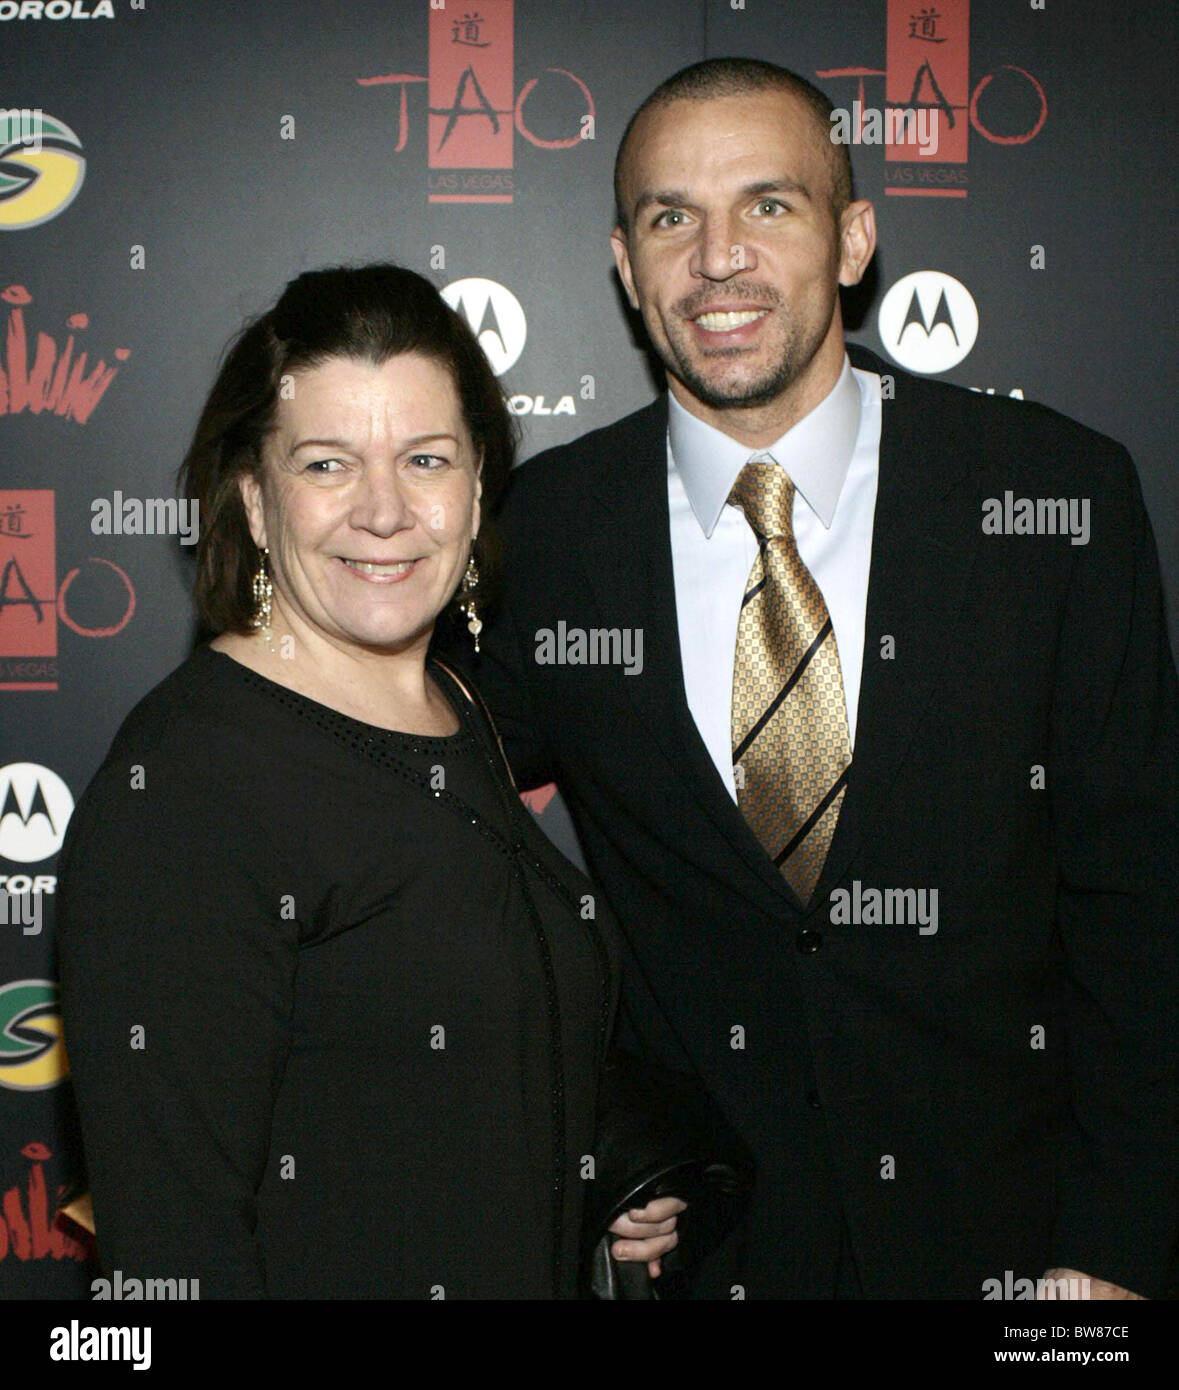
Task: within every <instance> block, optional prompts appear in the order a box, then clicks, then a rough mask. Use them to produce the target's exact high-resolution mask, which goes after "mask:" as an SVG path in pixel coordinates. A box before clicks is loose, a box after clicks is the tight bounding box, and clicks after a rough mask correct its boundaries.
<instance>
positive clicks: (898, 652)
mask: <svg viewBox="0 0 1179 1390" xmlns="http://www.w3.org/2000/svg"><path fill="white" fill-rule="evenodd" d="M856 356H857V358H860V354H856ZM865 356H866V355H865ZM860 363H861V364H862V365H863V366H865V367H866V368H867V369H868V370H871V371H875V372H879V373H886V372H889V371H891V370H892V369H890V368H889V367H888V366H886V365H885V364H884V363H883V362H881V361H879V360H878V359H875V358H872V359H870V360H863V358H860ZM893 374H894V379H895V380H896V381H897V383H898V384H897V396H896V399H895V400H891V401H889V400H886V401H884V402H883V403H882V409H883V421H882V428H881V441H880V475H879V483H878V487H877V495H876V514H875V520H874V523H873V529H872V563H871V570H870V574H869V579H868V607H867V615H866V622H865V632H864V665H863V675H862V677H861V683H860V696H859V717H858V721H857V728H856V745H855V750H854V753H853V758H852V767H851V773H850V776H849V779H848V791H847V795H846V797H845V798H844V803H843V808H842V810H841V811H840V815H839V822H838V824H837V826H836V830H835V836H834V838H833V840H832V843H831V849H830V851H829V853H828V856H827V862H826V864H825V866H824V871H823V875H822V878H821V879H820V881H819V884H818V888H817V890H816V893H815V898H814V903H815V904H818V903H819V902H820V901H825V900H826V897H827V894H828V892H829V891H830V889H831V888H832V887H834V886H835V885H836V884H837V883H838V882H839V880H840V879H842V878H843V877H844V876H845V875H846V874H847V872H848V870H849V868H850V866H851V864H852V862H853V860H854V859H855V856H856V854H857V853H858V851H859V849H860V848H861V846H862V845H863V843H864V841H865V837H866V836H867V834H868V832H869V830H870V827H871V822H872V818H873V815H874V814H875V813H876V812H877V811H878V810H879V807H880V804H881V799H882V797H884V796H885V795H886V793H887V791H888V789H889V787H890V785H891V784H892V782H893V781H894V779H895V777H896V774H897V772H898V770H899V768H900V766H901V764H902V763H903V761H904V759H905V758H906V756H907V755H908V754H909V751H910V746H911V744H912V741H913V738H914V735H915V733H916V731H917V729H918V727H919V725H920V723H921V718H922V712H923V711H924V709H925V708H926V706H927V705H928V703H929V701H930V700H931V699H932V697H933V695H934V693H935V692H936V690H937V688H938V686H939V684H940V683H941V680H942V676H943V672H944V670H945V667H946V659H945V647H946V643H947V639H948V637H949V635H950V634H951V633H952V632H953V631H954V629H955V615H956V613H957V612H958V610H959V609H960V607H961V605H962V603H963V600H964V599H965V596H966V592H967V583H968V580H969V576H970V571H971V569H972V567H973V564H974V560H975V556H976V554H977V546H978V543H979V538H980V537H981V534H982V532H981V526H980V525H978V524H976V525H975V526H974V528H973V532H972V531H971V530H970V529H969V526H970V521H969V517H970V508H969V505H964V502H963V498H962V495H961V494H962V490H963V488H964V487H965V486H968V484H969V479H970V476H971V474H970V470H969V467H968V462H969V461H968V459H967V458H965V457H964V456H963V454H962V453H961V451H958V452H955V450H954V449H953V448H949V447H947V448H946V452H945V453H944V454H943V453H941V452H939V446H938V441H939V437H941V436H942V434H943V431H944V425H945V423H946V421H947V416H946V413H945V411H944V407H943V406H942V404H941V403H939V402H937V401H936V400H934V401H931V400H930V399H929V397H930V396H931V395H932V394H933V393H932V392H930V391H928V390H927V389H926V387H925V384H924V383H922V382H919V381H917V380H914V379H913V378H906V377H904V376H903V375H901V374H899V373H895V372H894V373H893ZM939 427H940V428H939ZM974 515H975V517H977V516H978V512H977V510H976V511H975V513H974ZM886 636H890V637H892V638H893V639H894V642H895V654H894V656H893V657H892V659H887V660H886V659H884V658H883V656H882V650H881V647H882V640H883V638H885V637H886ZM913 813H914V814H920V808H919V807H914V808H913Z"/></svg>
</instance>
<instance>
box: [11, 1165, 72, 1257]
mask: <svg viewBox="0 0 1179 1390" xmlns="http://www.w3.org/2000/svg"><path fill="white" fill-rule="evenodd" d="M21 1156H22V1157H24V1158H27V1159H28V1160H29V1161H30V1162H31V1163H32V1165H33V1166H32V1168H31V1169H30V1170H29V1180H28V1186H27V1188H26V1189H25V1192H24V1194H23V1196H22V1193H21V1190H20V1187H19V1185H16V1184H14V1185H13V1186H12V1187H10V1188H9V1189H8V1191H7V1192H5V1194H4V1196H3V1197H2V1198H0V1260H5V1259H7V1258H8V1256H9V1255H10V1254H11V1255H12V1256H13V1258H14V1259H17V1260H43V1259H45V1258H46V1257H47V1256H51V1257H52V1258H53V1259H55V1260H90V1259H93V1258H94V1237H93V1236H91V1235H90V1234H89V1233H88V1232H85V1231H83V1230H82V1228H81V1227H80V1226H76V1225H74V1223H73V1222H71V1221H69V1220H68V1218H65V1217H59V1216H51V1213H50V1205H49V1192H48V1190H47V1189H46V1186H45V1167H44V1165H45V1163H46V1162H47V1161H48V1160H49V1159H50V1158H52V1157H53V1154H52V1153H51V1152H50V1151H49V1149H48V1148H46V1146H45V1145H44V1144H40V1143H36V1142H34V1143H32V1144H26V1145H25V1146H24V1148H23V1149H21ZM63 1191H64V1188H62V1187H59V1188H58V1189H57V1192H56V1193H55V1194H54V1198H55V1201H56V1198H57V1197H59V1196H60V1195H61V1193H62V1192H63Z"/></svg>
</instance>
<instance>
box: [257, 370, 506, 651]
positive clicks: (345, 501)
mask: <svg viewBox="0 0 1179 1390" xmlns="http://www.w3.org/2000/svg"><path fill="white" fill-rule="evenodd" d="M290 383H291V386H290V392H289V394H290V399H288V400H280V401H279V405H278V416H277V426H276V428H275V430H274V432H273V433H272V434H271V435H270V436H269V437H268V439H267V440H266V443H265V445H264V447H263V468H262V477H261V483H260V484H259V482H258V480H255V479H253V478H244V479H243V480H242V498H243V501H244V502H245V506H246V515H247V516H248V518H249V522H250V531H251V533H252V534H253V537H254V541H255V543H256V544H257V545H258V546H260V547H261V546H268V547H269V549H270V573H271V578H272V580H273V583H274V606H275V609H276V611H277V616H278V619H279V622H276V626H278V625H279V623H281V627H283V628H286V629H289V630H290V631H291V632H292V633H293V634H294V636H295V638H296V640H298V638H299V636H300V634H301V633H306V631H307V629H308V628H310V629H311V630H312V631H313V632H314V633H315V634H316V635H318V636H320V637H324V638H326V639H327V640H328V641H330V642H331V643H332V644H333V645H336V646H341V645H349V646H361V647H365V648H368V649H373V648H379V649H384V650H386V651H389V652H393V651H404V650H406V649H410V648H413V647H415V646H421V647H423V648H424V646H425V645H426V643H428V642H429V639H430V634H431V632H432V630H433V626H434V619H435V618H436V617H437V616H438V614H439V613H440V612H441V611H442V609H443V608H444V607H445V606H446V604H447V602H448V601H449V599H450V597H451V595H452V594H453V593H454V591H455V589H456V588H457V586H458V584H459V581H460V580H461V578H462V575H463V571H464V569H465V568H466V564H467V556H468V554H469V551H470V544H471V538H472V537H473V536H474V535H475V533H476V532H477V531H478V529H479V495H480V492H481V483H480V479H479V461H478V460H477V459H476V458H475V456H474V448H473V445H472V443H471V438H470V435H469V434H468V432H467V428H466V425H465V423H464V421H463V415H462V409H461V407H460V405H459V398H458V393H457V391H456V389H455V386H454V382H453V380H452V379H451V376H450V373H449V372H448V371H447V369H446V368H445V367H444V366H443V365H442V364H441V363H439V362H436V361H435V360H434V359H433V358H429V357H423V356H421V355H420V354H418V353H402V354H400V355H399V356H397V357H392V358H390V359H389V360H388V361H387V362H383V363H382V364H381V365H380V366H374V365H373V364H372V363H370V362H365V361H361V360H358V359H356V358H351V357H336V358H332V359H330V360H329V361H327V362H325V363H323V364H322V365H320V366H318V367H314V368H312V369H310V370H306V371H301V372H296V373H294V374H293V376H292V377H291V378H290Z"/></svg>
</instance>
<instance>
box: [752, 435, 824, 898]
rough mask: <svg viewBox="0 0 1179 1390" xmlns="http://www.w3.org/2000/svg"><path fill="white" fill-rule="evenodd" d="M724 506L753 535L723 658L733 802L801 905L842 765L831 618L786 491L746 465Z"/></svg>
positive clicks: (812, 880) (764, 467)
mask: <svg viewBox="0 0 1179 1390" xmlns="http://www.w3.org/2000/svg"><path fill="white" fill-rule="evenodd" d="M729 501H730V502H731V503H732V504H733V505H734V506H737V507H740V508H741V509H742V510H743V511H744V513H745V517H746V519H747V520H748V522H749V524H750V526H752V527H753V529H754V531H755V532H756V533H757V538H758V557H757V559H756V560H755V561H754V563H753V569H752V570H751V571H750V574H749V580H748V582H747V583H746V585H745V595H744V598H743V599H742V602H741V619H740V622H739V623H738V625H737V652H736V658H735V660H734V663H733V721H732V733H733V773H734V777H735V780H736V783H737V804H738V806H739V807H740V808H741V812H742V814H743V815H744V817H745V819H746V821H747V822H748V823H749V826H750V828H751V829H752V830H753V833H754V834H755V835H756V836H757V838H758V839H759V840H760V841H761V843H762V845H763V846H764V847H765V850H766V852H767V854H769V856H770V858H771V859H772V860H773V861H774V863H775V864H776V865H777V866H778V868H779V869H780V870H781V872H782V875H783V877H784V878H785V879H786V881H787V882H788V883H789V884H790V886H791V887H792V888H793V889H794V891H795V892H796V893H797V894H798V896H799V897H800V898H801V899H802V901H803V902H804V903H808V902H809V901H810V898H811V894H812V893H813V892H814V890H815V885H816V884H817V883H818V881H819V875H820V874H821V873H822V872H823V864H824V862H825V861H826V858H827V851H828V849H829V848H830V846H831V838H832V836H833V835H834V834H835V823H836V821H837V820H838V819H839V808H840V805H841V804H842V802H843V796H844V792H845V790H846V786H847V772H848V768H849V767H850V766H851V740H850V738H849V736H848V728H847V707H846V705H845V704H844V698H843V676H842V673H841V672H840V669H839V651H838V649H837V647H836V645H835V631H834V629H833V627H832V626H831V615H830V614H829V613H828V612H827V605H826V603H825V602H824V601H823V595H822V594H821V593H820V592H819V586H818V585H817V584H816V583H815V581H814V578H813V576H812V575H811V572H810V570H808V569H807V567H806V566H805V565H804V564H803V562H802V557H801V556H800V555H799V553H798V546H797V544H796V543H795V539H794V516H793V512H794V484H793V483H792V482H791V480H790V478H789V476H788V475H787V473H786V470H785V469H784V468H781V467H779V465H778V464H776V463H774V462H772V461H769V462H767V461H763V460H758V459H751V460H750V461H749V462H748V463H747V464H746V465H745V467H744V468H743V469H742V470H741V474H740V476H739V477H738V479H737V481H736V483H734V485H733V490H732V492H731V493H730V494H729Z"/></svg>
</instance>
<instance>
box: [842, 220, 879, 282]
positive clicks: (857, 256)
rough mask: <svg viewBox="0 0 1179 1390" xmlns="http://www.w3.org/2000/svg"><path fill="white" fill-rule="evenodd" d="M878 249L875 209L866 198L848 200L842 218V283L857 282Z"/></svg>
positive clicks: (862, 276)
mask: <svg viewBox="0 0 1179 1390" xmlns="http://www.w3.org/2000/svg"><path fill="white" fill-rule="evenodd" d="M875 250H876V209H875V208H874V207H873V206H872V204H871V203H869V202H868V201H867V200H866V199H861V200H860V201H859V202H856V203H849V204H848V205H847V207H846V208H844V210H843V216H842V217H841V218H840V219H839V283H840V284H841V285H858V284H859V283H860V281H861V280H862V279H863V278H864V272H865V271H866V270H867V269H868V262H869V261H870V260H871V259H872V254H873V252H874V251H875Z"/></svg>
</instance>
